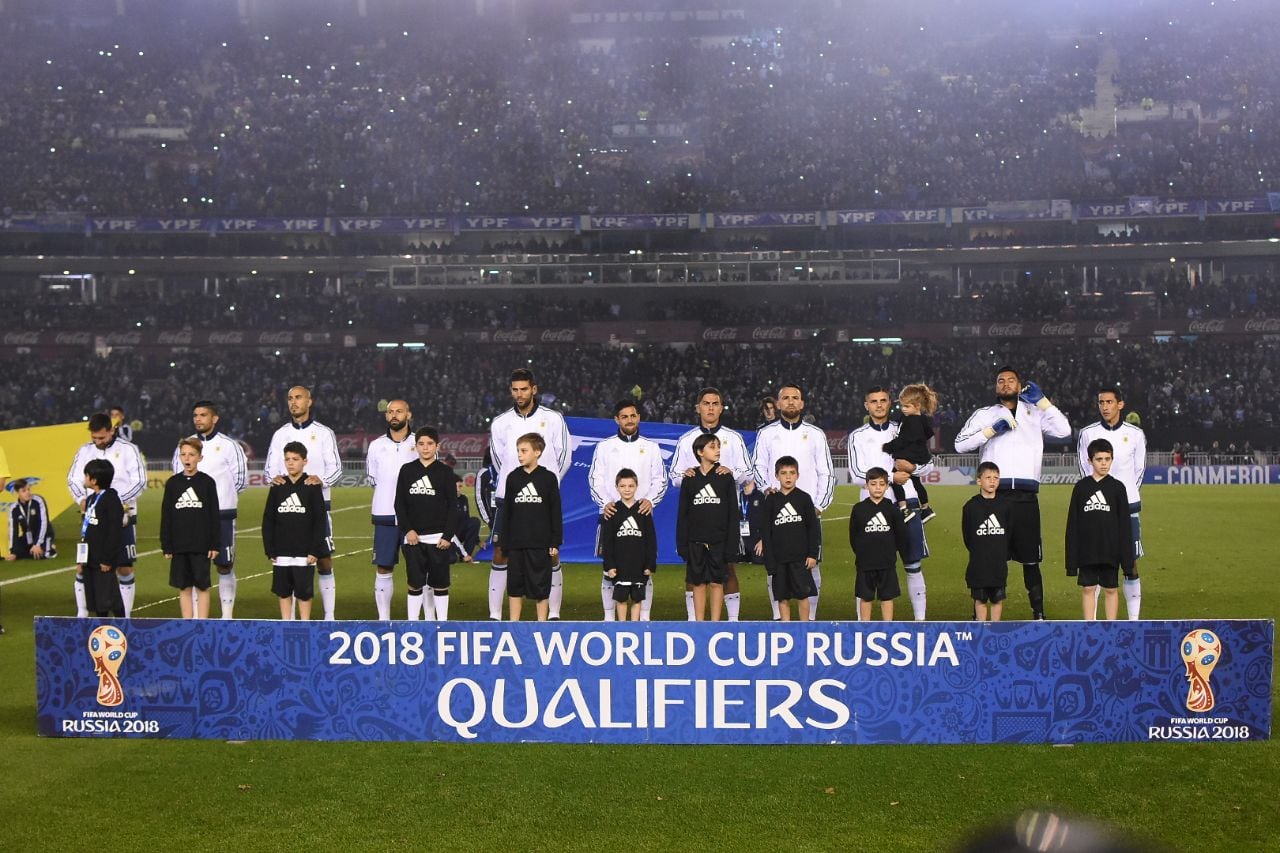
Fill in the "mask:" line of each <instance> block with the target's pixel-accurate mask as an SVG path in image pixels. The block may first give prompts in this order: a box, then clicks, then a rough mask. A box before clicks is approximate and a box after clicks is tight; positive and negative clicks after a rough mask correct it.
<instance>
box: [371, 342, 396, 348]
mask: <svg viewBox="0 0 1280 853" xmlns="http://www.w3.org/2000/svg"><path fill="white" fill-rule="evenodd" d="M374 346H376V347H377V348H378V349H394V348H396V347H398V346H400V344H398V343H396V342H395V341H379V342H378V343H376V344H374Z"/></svg>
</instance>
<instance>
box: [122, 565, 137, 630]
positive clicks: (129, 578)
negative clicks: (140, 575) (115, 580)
mask: <svg viewBox="0 0 1280 853" xmlns="http://www.w3.org/2000/svg"><path fill="white" fill-rule="evenodd" d="M137 591H138V590H137V587H135V586H134V585H133V575H132V574H128V575H121V576H120V600H121V601H123V602H124V618H126V619H128V618H129V614H130V613H132V612H133V597H134V595H136V594H137Z"/></svg>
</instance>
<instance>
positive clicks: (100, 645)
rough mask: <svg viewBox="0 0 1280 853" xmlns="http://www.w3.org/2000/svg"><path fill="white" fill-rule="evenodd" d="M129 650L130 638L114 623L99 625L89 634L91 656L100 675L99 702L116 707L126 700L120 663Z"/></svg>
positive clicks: (95, 671) (96, 671)
mask: <svg viewBox="0 0 1280 853" xmlns="http://www.w3.org/2000/svg"><path fill="white" fill-rule="evenodd" d="M128 651H129V639H128V638H127V637H125V635H124V631H121V630H120V629H119V628H117V627H115V626H114V625H99V626H98V627H97V628H94V629H93V633H92V634H90V635H89V657H91V658H93V672H94V674H95V675H97V676H98V704H99V705H103V706H105V707H107V708H114V707H115V706H116V705H119V704H121V703H122V702H124V688H123V687H121V686H120V678H119V677H118V676H117V675H116V673H118V672H120V664H122V663H124V656H125V655H126V654H127V653H128Z"/></svg>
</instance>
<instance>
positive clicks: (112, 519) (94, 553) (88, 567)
mask: <svg viewBox="0 0 1280 853" xmlns="http://www.w3.org/2000/svg"><path fill="white" fill-rule="evenodd" d="M83 524H84V542H85V544H86V545H88V546H89V558H88V559H87V560H86V561H85V562H84V564H83V565H82V568H81V574H82V575H83V577H84V595H85V609H87V610H88V611H89V612H90V613H96V614H98V615H99V616H113V615H114V616H120V617H123V616H124V600H123V599H122V598H121V597H120V579H119V578H118V577H116V571H115V570H116V569H118V568H120V567H121V566H127V565H129V563H128V562H127V561H128V555H127V552H126V550H125V539H124V504H122V503H120V495H118V494H116V490H115V489H102V490H100V491H98V492H96V493H91V494H89V495H88V496H87V497H86V499H85V515H84V519H83ZM103 566H107V567H108V571H105V572H104V571H102V567H103Z"/></svg>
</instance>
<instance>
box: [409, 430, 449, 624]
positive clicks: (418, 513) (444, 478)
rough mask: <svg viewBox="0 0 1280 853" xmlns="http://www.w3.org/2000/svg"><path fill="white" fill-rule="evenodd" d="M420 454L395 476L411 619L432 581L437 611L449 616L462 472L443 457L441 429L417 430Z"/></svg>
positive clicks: (416, 616)
mask: <svg viewBox="0 0 1280 853" xmlns="http://www.w3.org/2000/svg"><path fill="white" fill-rule="evenodd" d="M413 436H414V446H415V447H416V448H417V451H418V458H417V459H415V460H413V461H412V462H406V463H404V465H402V466H400V475H399V478H398V479H397V480H396V523H397V524H399V526H400V537H401V541H402V542H403V545H402V546H401V550H402V551H403V552H404V565H405V572H406V574H407V575H408V578H409V618H410V619H420V618H422V597H423V588H424V587H426V586H428V585H430V587H431V589H432V591H433V592H434V595H433V596H432V600H433V602H434V607H433V612H431V613H428V614H427V618H428V619H433V618H434V619H436V620H438V621H441V622H443V621H444V620H446V619H448V618H449V564H450V563H452V562H453V545H454V542H453V539H454V537H455V536H456V535H457V532H458V503H457V494H458V475H457V474H455V473H454V472H453V469H452V468H450V467H449V466H448V465H446V464H445V463H444V462H442V461H441V460H440V458H439V455H438V453H439V448H440V433H439V432H437V431H436V430H435V429H433V428H432V427H422V428H421V429H419V430H418V431H417V432H415V433H414V434H413Z"/></svg>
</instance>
